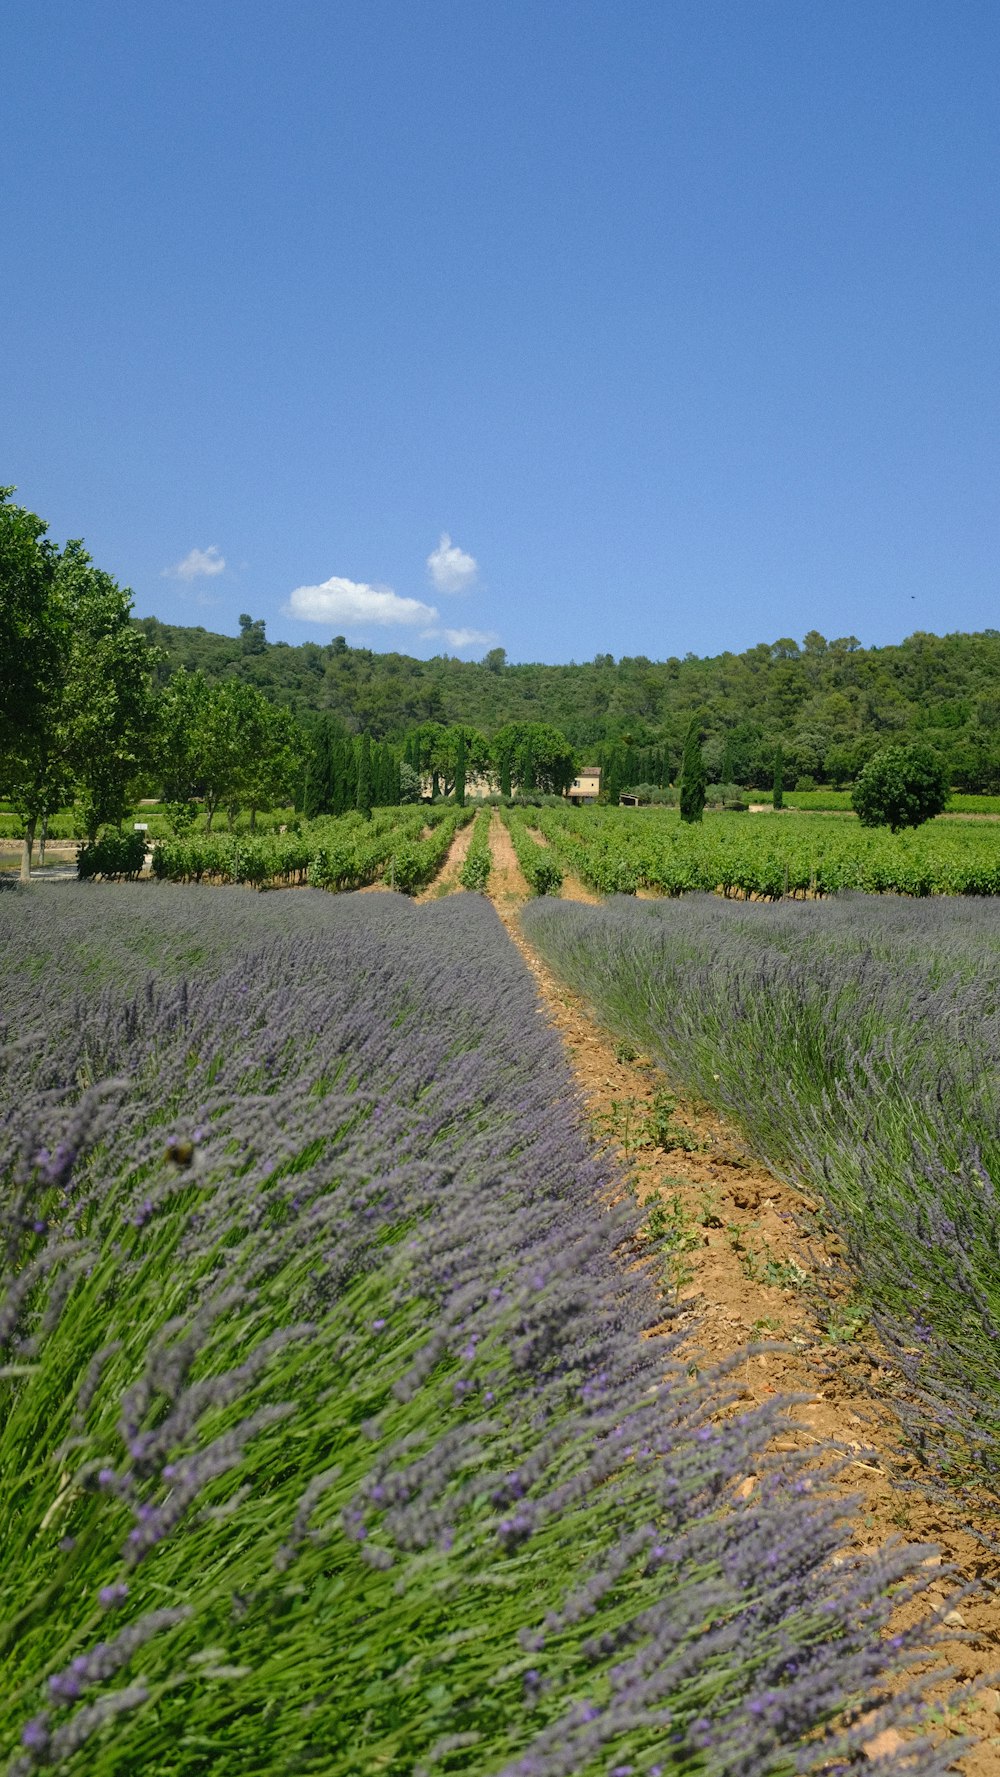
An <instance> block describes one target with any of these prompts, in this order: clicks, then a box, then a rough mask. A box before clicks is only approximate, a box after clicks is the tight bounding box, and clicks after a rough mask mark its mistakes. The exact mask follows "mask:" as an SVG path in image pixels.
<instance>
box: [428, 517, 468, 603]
mask: <svg viewBox="0 0 1000 1777" xmlns="http://www.w3.org/2000/svg"><path fill="white" fill-rule="evenodd" d="M427 568H428V571H429V573H430V577H431V579H432V580H433V582H434V585H435V586H436V588H437V590H438V592H468V590H469V587H470V586H474V585H475V581H476V575H477V574H478V572H479V565H478V563H477V561H476V558H475V556H474V555H467V554H466V552H465V550H464V549H459V547H458V544H457V543H453V542H452V540H451V538H450V537H449V535H448V533H447V531H442V532H441V541H440V543H439V544H438V546H437V548H436V549H435V550H432V552H431V554H430V555H429V556H428V557H427Z"/></svg>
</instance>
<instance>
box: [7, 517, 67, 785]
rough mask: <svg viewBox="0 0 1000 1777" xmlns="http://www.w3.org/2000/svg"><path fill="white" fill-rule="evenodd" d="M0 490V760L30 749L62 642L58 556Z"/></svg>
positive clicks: (40, 524) (39, 527)
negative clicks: (56, 599) (55, 591)
mask: <svg viewBox="0 0 1000 1777" xmlns="http://www.w3.org/2000/svg"><path fill="white" fill-rule="evenodd" d="M13 492H14V489H13V488H12V487H0V759H2V758H5V757H10V756H11V754H12V753H15V754H20V753H21V752H23V751H24V750H25V749H26V748H28V747H29V746H30V742H29V740H28V736H29V735H30V733H31V731H32V730H33V729H34V728H36V727H39V726H44V720H45V718H44V705H45V702H46V700H47V697H48V696H49V695H50V694H51V686H52V683H53V681H54V680H55V679H56V678H57V676H58V663H59V659H60V657H61V654H62V650H63V646H64V640H65V638H64V637H63V635H62V631H61V614H60V612H59V611H58V609H57V608H55V607H54V606H53V602H52V585H53V581H54V579H55V571H56V563H57V560H58V554H57V551H56V548H55V545H54V544H53V543H52V542H51V540H50V539H49V537H48V536H47V534H46V533H47V531H48V526H47V525H46V524H45V522H44V520H43V519H41V518H39V517H38V516H37V514H36V513H34V512H29V511H27V509H26V508H25V507H23V506H15V505H14V504H13V502H12V501H11V498H10V496H11V495H12V494H13Z"/></svg>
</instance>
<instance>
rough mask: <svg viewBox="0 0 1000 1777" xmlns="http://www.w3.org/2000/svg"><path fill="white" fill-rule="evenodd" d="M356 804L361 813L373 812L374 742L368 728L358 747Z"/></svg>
mask: <svg viewBox="0 0 1000 1777" xmlns="http://www.w3.org/2000/svg"><path fill="white" fill-rule="evenodd" d="M354 806H355V808H356V809H358V811H359V813H361V814H364V815H369V814H371V811H372V742H371V735H370V734H369V733H368V730H367V728H366V729H365V732H364V734H363V735H362V736H361V742H360V745H359V747H358V787H357V790H356V791H355V795H354Z"/></svg>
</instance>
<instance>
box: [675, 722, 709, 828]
mask: <svg viewBox="0 0 1000 1777" xmlns="http://www.w3.org/2000/svg"><path fill="white" fill-rule="evenodd" d="M707 788H708V777H707V774H706V772H705V761H704V758H703V757H702V751H701V728H700V724H699V722H698V718H697V716H695V718H694V719H693V721H692V723H691V726H690V727H689V729H688V731H687V737H686V739H685V741H684V758H683V760H682V762H681V820H682V821H691V822H694V821H700V820H701V818H702V816H703V814H704V813H705V791H706V789H707Z"/></svg>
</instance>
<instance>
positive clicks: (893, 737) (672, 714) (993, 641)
mask: <svg viewBox="0 0 1000 1777" xmlns="http://www.w3.org/2000/svg"><path fill="white" fill-rule="evenodd" d="M139 627H140V628H141V629H142V630H143V631H144V632H145V634H146V635H147V636H148V638H149V639H150V641H151V642H154V643H155V644H156V645H157V647H158V648H159V649H160V651H161V659H160V663H159V665H158V668H157V671H158V673H159V675H160V676H161V678H165V677H166V676H168V675H169V673H170V672H171V671H173V670H174V669H176V668H177V667H180V666H184V667H186V668H188V670H189V671H193V670H199V671H201V672H202V673H203V674H204V675H205V678H206V679H207V680H208V681H209V682H214V681H219V680H225V679H237V680H240V681H242V682H244V683H246V684H248V685H252V686H255V687H257V688H259V689H260V690H261V691H263V692H264V693H265V695H266V696H267V697H268V698H269V699H271V700H273V701H274V702H276V703H278V704H281V705H283V706H284V707H286V708H287V709H289V710H291V711H292V712H293V713H294V714H295V715H296V716H297V718H298V719H299V721H300V722H301V723H302V724H303V725H304V726H305V727H308V726H309V725H310V719H311V718H314V717H316V716H318V715H319V714H321V713H326V714H327V715H329V716H331V717H332V718H333V719H335V720H336V721H337V722H339V723H340V724H341V726H342V729H343V731H344V732H345V733H346V734H361V733H364V732H366V733H368V734H369V735H370V736H371V738H372V741H373V742H377V741H383V740H389V741H394V742H395V743H397V744H398V745H400V746H402V745H403V743H404V742H405V740H406V737H407V735H408V733H409V732H410V731H411V730H414V729H417V728H420V727H422V726H424V725H425V724H437V725H439V726H442V727H444V728H454V727H458V726H461V727H464V728H465V729H467V730H469V731H475V732H479V733H482V734H484V735H486V736H490V735H493V734H495V733H496V732H497V730H498V729H500V728H502V727H504V726H505V725H506V724H508V723H512V722H514V723H517V722H521V723H523V722H537V721H539V720H541V721H544V722H546V723H548V724H550V725H551V726H553V727H555V728H556V729H558V730H559V731H560V732H561V733H562V734H563V735H565V737H566V739H567V741H568V742H569V744H570V746H571V747H572V748H573V749H574V750H575V752H576V756H577V758H578V759H579V760H580V762H581V763H598V764H602V765H604V766H605V767H606V768H607V767H610V768H611V770H612V772H613V775H614V777H615V780H616V781H618V780H619V779H620V781H621V784H622V787H624V785H626V784H628V783H632V782H646V783H652V784H657V783H663V782H667V783H669V782H672V781H676V776H677V772H678V770H679V767H680V758H681V752H682V749H683V744H684V736H685V734H686V732H687V729H688V726H689V724H690V722H691V719H692V717H693V716H696V715H697V716H699V717H700V719H701V721H702V724H703V734H704V740H703V750H704V756H705V765H706V769H707V771H708V774H709V777H710V778H711V779H712V780H713V781H716V782H730V783H737V784H743V785H751V784H753V785H758V786H764V785H768V784H769V783H770V782H771V778H772V774H773V770H774V760H775V754H776V751H777V748H778V746H779V745H780V746H781V747H782V749H783V754H784V773H785V781H786V783H787V784H789V785H794V784H795V783H797V782H800V781H803V780H805V781H806V782H808V780H810V779H812V780H814V781H815V782H816V783H827V784H833V785H842V784H846V783H850V782H851V781H852V780H853V779H854V777H856V775H857V773H858V771H859V770H860V769H861V767H862V766H863V764H864V763H865V761H866V760H867V759H868V758H869V757H870V756H871V754H872V753H873V752H876V751H878V750H879V749H880V748H882V747H884V746H886V745H887V744H889V743H890V742H893V741H897V740H901V739H906V740H921V741H923V742H925V743H927V744H929V745H931V746H932V747H933V748H934V749H935V751H937V752H938V753H939V754H940V755H941V757H942V758H943V759H944V760H945V762H946V764H947V766H948V771H949V775H950V778H951V781H952V783H953V784H954V785H955V787H956V788H957V789H960V790H970V791H985V792H989V793H997V792H998V791H1000V630H992V629H990V630H985V631H983V632H982V633H981V634H978V635H964V634H955V635H949V636H933V635H928V634H924V633H922V632H918V633H917V634H915V635H912V636H910V637H909V638H908V639H907V640H906V641H905V642H902V643H900V644H899V645H898V646H896V647H888V648H863V647H862V646H861V644H860V643H859V641H858V640H857V638H856V637H854V636H845V637H840V638H838V639H836V640H833V641H827V640H826V639H825V638H824V637H823V636H821V635H819V634H818V633H817V632H816V631H815V630H812V631H810V633H809V634H808V635H807V636H806V637H805V639H804V641H803V642H801V643H799V642H796V641H793V640H792V639H791V638H789V637H783V638H781V639H780V640H778V641H776V642H773V643H765V642H762V643H760V644H758V645H757V646H756V647H754V648H750V649H748V650H747V651H746V652H745V653H742V654H719V655H715V656H713V657H711V658H707V659H699V658H698V657H696V656H695V655H691V654H689V655H687V656H685V657H684V658H683V659H678V658H676V657H671V658H668V659H666V660H662V661H653V660H648V659H647V658H646V657H645V656H644V655H633V656H626V657H623V658H622V659H621V660H618V661H616V660H615V659H614V658H613V656H612V655H610V654H599V655H597V656H596V657H595V659H594V660H592V661H587V662H584V663H581V664H576V663H570V664H569V665H566V666H544V665H538V664H534V663H531V664H524V665H513V664H511V663H510V662H508V661H507V658H506V656H505V654H504V651H503V649H502V648H493V649H491V650H490V652H489V653H488V654H487V655H486V656H485V658H484V659H483V660H482V661H479V662H470V661H462V660H455V659H452V658H449V657H448V656H445V655H439V656H436V657H435V658H434V659H432V660H415V659H412V658H411V657H410V656H409V655H406V654H395V653H388V654H376V653H374V652H373V651H372V650H371V649H368V648H351V647H349V646H348V645H347V643H346V641H345V640H344V638H343V637H342V636H337V637H335V638H334V640H333V641H332V642H330V643H328V644H327V645H325V646H323V645H321V644H319V643H317V642H303V643H301V644H300V645H299V646H297V647H292V646H290V645H289V644H288V643H285V642H276V643H271V642H268V641H267V639H266V636H265V630H264V623H263V621H261V620H260V619H257V620H252V619H251V618H250V617H249V616H246V617H244V618H243V619H241V634H240V635H239V636H237V637H231V636H220V635H213V634H211V633H210V632H209V631H207V630H204V629H186V628H180V627H177V626H174V625H170V624H163V623H160V622H158V620H157V619H156V618H152V617H147V618H142V619H141V620H140V621H139Z"/></svg>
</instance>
